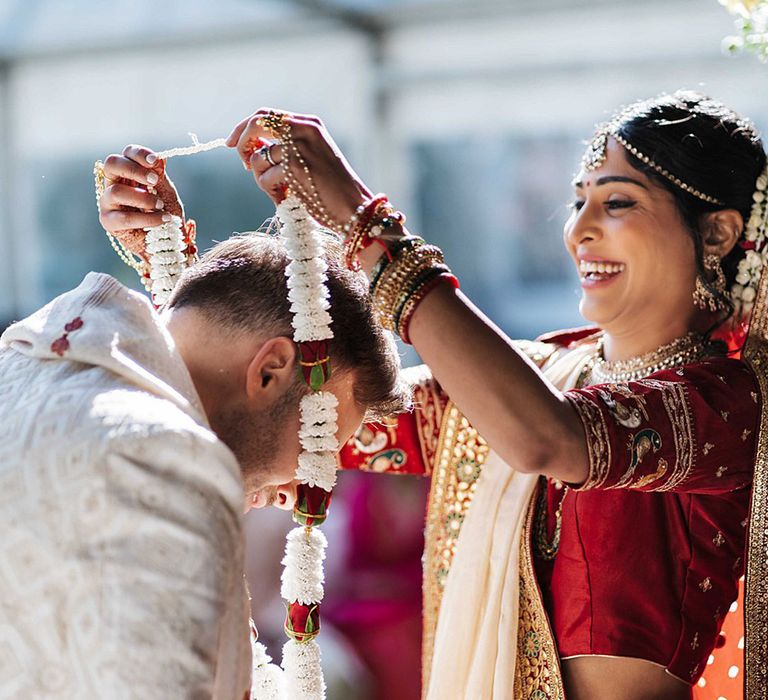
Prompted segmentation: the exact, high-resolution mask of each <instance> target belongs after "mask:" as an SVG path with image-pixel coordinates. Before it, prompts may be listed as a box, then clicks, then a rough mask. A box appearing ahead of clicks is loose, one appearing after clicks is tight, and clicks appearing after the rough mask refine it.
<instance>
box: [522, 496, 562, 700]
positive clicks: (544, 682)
mask: <svg viewBox="0 0 768 700" xmlns="http://www.w3.org/2000/svg"><path fill="white" fill-rule="evenodd" d="M540 488H542V485H541V484H539V486H538V489H540ZM538 489H537V490H538ZM536 501H537V499H536V497H535V494H534V497H533V498H532V499H531V502H530V504H529V505H528V513H527V514H526V518H525V528H524V529H523V533H522V536H521V538H520V613H519V615H518V622H517V663H516V664H515V685H514V697H515V700H565V688H564V687H563V676H562V672H561V669H560V655H559V653H558V650H557V644H556V643H555V637H554V635H553V634H552V628H551V627H550V624H549V616H548V615H547V612H546V610H545V609H544V602H543V600H542V598H541V590H540V589H539V584H538V583H537V581H536V571H535V569H534V564H533V551H532V548H531V532H532V529H531V528H532V524H533V517H534V513H535V511H536Z"/></svg>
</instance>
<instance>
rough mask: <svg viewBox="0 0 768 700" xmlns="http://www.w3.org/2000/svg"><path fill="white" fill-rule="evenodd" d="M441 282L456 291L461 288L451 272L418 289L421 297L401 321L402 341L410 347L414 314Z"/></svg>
mask: <svg viewBox="0 0 768 700" xmlns="http://www.w3.org/2000/svg"><path fill="white" fill-rule="evenodd" d="M441 282H449V283H450V285H451V286H452V287H453V288H454V289H458V288H459V280H458V278H457V277H456V275H454V274H451V273H450V272H443V273H441V274H439V275H438V276H437V277H435V278H433V279H431V280H429V282H427V283H426V284H425V285H424V286H423V287H421V289H418V290H417V291H416V294H418V296H419V299H418V301H417V302H416V303H415V304H414V305H413V306H412V307H411V308H410V309H409V310H408V314H407V315H406V316H404V317H403V318H401V319H400V328H399V329H398V330H399V334H400V340H402V341H403V342H404V343H407V344H408V345H410V344H411V339H410V337H409V335H408V328H409V326H410V325H411V319H412V318H413V314H414V312H415V311H416V309H418V308H419V306H420V305H421V302H422V301H424V299H425V298H426V296H427V295H428V294H429V293H430V292H431V291H432V290H433V289H435V288H436V287H437V286H438V285H439V284H440V283H441Z"/></svg>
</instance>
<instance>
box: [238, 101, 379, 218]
mask: <svg viewBox="0 0 768 700" xmlns="http://www.w3.org/2000/svg"><path fill="white" fill-rule="evenodd" d="M270 114H278V115H280V117H281V119H282V120H283V122H284V123H286V124H287V125H289V127H290V135H291V139H292V142H293V147H294V148H296V149H298V153H299V154H300V156H301V159H302V160H303V161H304V163H303V164H302V163H300V162H299V158H298V157H297V155H296V153H295V151H292V150H291V146H289V145H288V144H283V143H281V141H280V134H278V133H275V132H274V131H272V130H270V129H269V128H267V127H265V126H264V121H263V120H264V118H265V117H268V116H269V115H270ZM227 145H228V146H230V147H231V148H237V152H238V154H239V156H240V158H241V159H242V161H243V164H244V165H245V167H246V169H248V170H250V171H251V172H252V173H253V176H254V178H255V179H256V182H257V183H258V185H259V187H260V188H261V189H262V190H264V192H266V193H267V194H268V195H269V196H270V197H271V199H272V200H273V201H274V202H280V201H281V200H282V199H283V197H284V196H285V189H286V185H288V184H290V180H291V179H292V178H295V180H297V181H298V183H299V184H300V185H301V186H302V188H303V189H304V191H305V192H306V193H309V194H310V195H311V193H312V185H314V188H315V189H316V192H317V197H318V199H319V202H320V203H321V205H322V207H323V213H324V216H322V217H320V218H324V219H325V220H324V221H320V223H321V224H323V225H325V226H328V227H329V228H333V229H335V230H336V231H340V229H341V226H342V225H343V224H344V223H346V222H347V221H348V220H349V219H350V217H351V216H352V214H353V213H354V212H355V209H356V208H357V207H358V206H359V205H360V204H361V203H362V202H364V201H365V200H366V199H368V198H370V196H371V193H370V191H369V190H368V188H367V187H366V186H365V184H364V183H363V181H362V180H361V179H360V178H359V177H358V176H357V174H356V173H355V171H354V170H353V169H352V167H351V166H350V165H349V163H348V162H347V160H346V158H345V157H344V155H343V154H342V152H341V151H340V150H339V147H338V146H337V145H336V143H335V142H334V141H333V139H332V138H331V135H330V134H329V133H328V130H327V129H326V128H325V125H324V124H323V122H322V121H321V120H320V119H318V118H317V117H314V116H309V115H305V114H294V113H291V112H276V111H274V110H269V109H259V110H257V111H256V112H254V113H253V114H252V115H251V116H250V117H248V118H247V119H244V120H243V121H241V122H240V123H239V124H238V125H237V126H236V127H235V128H234V129H233V130H232V133H231V134H230V135H229V138H227ZM286 152H287V153H286ZM286 155H287V159H288V164H289V167H290V175H289V176H288V177H286V173H285V171H284V169H283V168H284V167H285V165H284V162H285V160H286ZM305 167H306V170H305ZM307 171H308V173H309V174H308V173H307ZM310 178H311V181H310ZM294 189H295V188H294ZM294 194H296V195H297V196H301V193H300V192H294ZM304 203H305V204H306V205H308V209H309V210H310V213H312V214H313V216H315V218H318V217H317V216H316V210H317V207H315V211H313V206H312V205H313V203H312V202H311V201H305V202H304Z"/></svg>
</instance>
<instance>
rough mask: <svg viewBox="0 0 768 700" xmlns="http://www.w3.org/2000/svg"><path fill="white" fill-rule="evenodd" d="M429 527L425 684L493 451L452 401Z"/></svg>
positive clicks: (438, 460)
mask: <svg viewBox="0 0 768 700" xmlns="http://www.w3.org/2000/svg"><path fill="white" fill-rule="evenodd" d="M437 445H438V447H437V450H436V453H435V462H434V464H435V466H434V470H433V472H432V487H431V490H430V494H429V503H430V507H429V513H428V515H427V524H426V531H425V544H424V546H425V552H426V556H425V558H424V634H423V642H422V644H423V646H422V668H423V669H424V678H423V688H424V689H425V691H426V688H428V687H429V672H430V669H431V667H432V651H433V649H434V640H435V630H436V628H437V617H438V614H439V612H440V603H441V601H442V595H443V588H444V586H445V579H446V577H447V576H448V572H449V571H450V568H451V563H452V562H453V556H454V554H455V553H456V543H457V542H458V539H459V534H460V532H461V525H462V523H463V521H464V518H465V516H466V514H467V511H468V510H469V506H470V503H471V502H472V497H473V496H474V494H475V489H476V485H477V479H478V477H479V476H480V471H481V469H482V465H483V462H485V460H486V457H487V456H488V445H487V443H486V442H485V440H483V438H482V437H480V435H479V434H478V432H477V431H476V430H475V429H474V428H473V427H472V426H471V425H470V424H469V421H468V420H467V419H466V418H465V417H464V416H463V415H462V413H461V411H459V409H458V408H456V406H455V405H454V404H453V403H452V402H451V403H449V404H448V406H447V407H446V409H445V412H444V413H443V421H442V426H441V429H440V437H439V440H438V443H437Z"/></svg>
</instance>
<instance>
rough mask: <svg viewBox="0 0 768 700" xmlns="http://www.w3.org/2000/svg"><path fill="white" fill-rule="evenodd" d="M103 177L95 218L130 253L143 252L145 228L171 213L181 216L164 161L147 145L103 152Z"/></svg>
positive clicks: (154, 224) (159, 222) (140, 254)
mask: <svg viewBox="0 0 768 700" xmlns="http://www.w3.org/2000/svg"><path fill="white" fill-rule="evenodd" d="M104 177H105V182H104V185H105V188H104V192H103V194H102V195H101V198H100V199H99V222H100V223H101V225H102V226H103V227H104V229H105V230H106V231H108V232H109V233H111V234H112V235H113V236H115V238H117V239H118V240H119V241H120V242H121V243H122V244H123V245H124V246H125V247H126V248H127V249H128V250H130V251H131V252H132V253H134V254H136V255H139V256H141V257H144V256H145V251H144V239H145V236H146V232H145V231H144V229H145V228H147V227H150V226H159V225H160V224H162V223H163V222H165V221H169V220H170V216H171V215H174V216H180V217H181V218H182V220H183V218H184V207H183V205H182V203H181V200H180V199H179V195H178V192H177V191H176V188H175V187H174V185H173V182H171V180H170V178H169V177H168V176H167V175H166V173H165V161H162V160H158V159H157V157H156V156H155V154H154V153H153V152H152V151H151V150H150V149H148V148H145V147H143V146H135V145H130V146H126V147H125V148H124V149H123V152H122V153H121V154H120V155H117V154H115V153H113V154H111V155H109V156H107V157H106V158H105V159H104ZM152 190H154V192H152Z"/></svg>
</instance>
